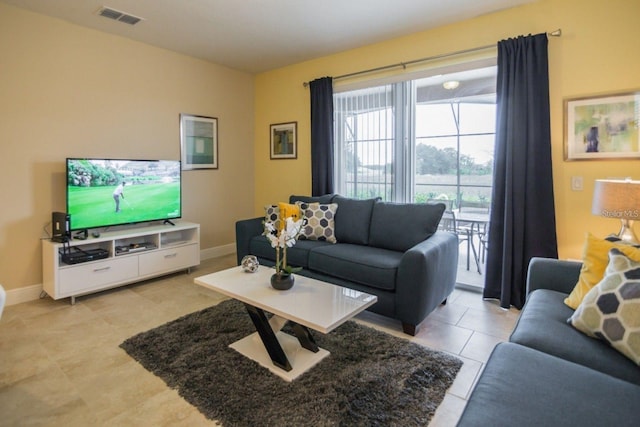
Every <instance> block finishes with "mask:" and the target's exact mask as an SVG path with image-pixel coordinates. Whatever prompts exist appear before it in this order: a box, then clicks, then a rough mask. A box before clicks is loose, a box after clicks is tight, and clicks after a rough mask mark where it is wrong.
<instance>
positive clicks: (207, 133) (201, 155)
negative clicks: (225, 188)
mask: <svg viewBox="0 0 640 427" xmlns="http://www.w3.org/2000/svg"><path fill="white" fill-rule="evenodd" d="M180 149H181V155H182V170H195V169H218V119H217V118H215V117H206V116H195V115H191V114H180Z"/></svg>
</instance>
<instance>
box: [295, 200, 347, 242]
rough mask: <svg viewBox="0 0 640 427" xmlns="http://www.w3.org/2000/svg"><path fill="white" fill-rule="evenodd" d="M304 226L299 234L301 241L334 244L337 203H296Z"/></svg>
mask: <svg viewBox="0 0 640 427" xmlns="http://www.w3.org/2000/svg"><path fill="white" fill-rule="evenodd" d="M296 205H297V206H299V207H300V214H301V216H302V218H303V219H304V220H305V225H304V227H303V228H302V233H301V234H300V237H299V238H300V239H301V240H319V241H322V242H329V243H336V226H335V217H336V210H338V204H337V203H329V204H322V203H305V202H296Z"/></svg>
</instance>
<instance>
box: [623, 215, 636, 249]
mask: <svg viewBox="0 0 640 427" xmlns="http://www.w3.org/2000/svg"><path fill="white" fill-rule="evenodd" d="M620 222H621V223H622V226H621V227H620V231H619V232H618V237H619V238H620V240H622V241H624V242H628V243H632V244H634V245H637V244H640V242H639V241H638V237H637V236H636V233H634V231H633V220H631V219H620Z"/></svg>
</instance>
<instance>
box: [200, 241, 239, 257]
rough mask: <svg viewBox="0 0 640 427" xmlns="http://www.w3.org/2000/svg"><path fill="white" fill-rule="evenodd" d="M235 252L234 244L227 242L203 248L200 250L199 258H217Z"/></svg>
mask: <svg viewBox="0 0 640 427" xmlns="http://www.w3.org/2000/svg"><path fill="white" fill-rule="evenodd" d="M235 252H236V244H235V243H229V244H228V245H222V246H216V247H213V248H208V249H203V250H201V251H200V259H201V260H203V259H211V258H217V257H221V256H225V255H229V254H233V253H235Z"/></svg>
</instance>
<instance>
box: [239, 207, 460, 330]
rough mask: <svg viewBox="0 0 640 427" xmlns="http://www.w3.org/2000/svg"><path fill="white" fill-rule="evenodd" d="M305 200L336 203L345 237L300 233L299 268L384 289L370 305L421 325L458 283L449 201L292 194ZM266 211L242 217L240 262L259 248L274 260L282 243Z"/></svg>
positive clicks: (266, 259) (293, 259)
mask: <svg viewBox="0 0 640 427" xmlns="http://www.w3.org/2000/svg"><path fill="white" fill-rule="evenodd" d="M297 201H301V202H307V203H313V202H318V203H322V204H329V203H335V204H337V205H338V207H337V210H336V212H335V237H336V239H337V243H328V242H325V241H318V240H298V242H297V243H296V244H295V246H293V247H291V248H289V249H287V259H288V264H289V265H292V266H297V267H302V268H303V270H302V271H300V272H299V273H297V274H301V275H304V276H308V277H312V278H315V279H320V280H323V281H326V282H329V283H333V284H336V285H340V286H345V287H348V288H351V289H355V290H359V291H363V292H366V293H370V294H373V295H376V296H377V297H378V301H377V302H376V304H374V305H373V306H372V307H370V308H369V310H370V311H372V312H375V313H378V314H381V315H383V316H387V317H391V318H394V319H398V320H400V321H401V322H402V328H403V331H404V332H405V333H407V334H409V335H415V333H416V328H417V326H418V325H419V324H420V322H422V321H423V320H424V319H425V317H427V315H428V314H429V313H430V312H431V311H433V309H434V308H436V307H437V306H438V305H439V304H441V303H444V302H445V301H446V299H447V297H448V296H449V294H450V293H451V291H453V288H454V286H455V282H456V269H457V264H458V238H457V236H455V235H454V234H452V233H448V232H444V231H438V230H437V228H438V223H439V222H440V219H441V217H442V213H443V211H444V208H445V207H444V205H443V204H439V205H431V204H394V203H385V202H381V201H379V200H376V199H369V200H356V199H351V198H346V197H342V196H339V195H325V196H319V197H304V196H291V197H290V200H289V202H290V203H295V202H297ZM263 221H264V217H258V218H252V219H246V220H241V221H238V222H237V223H236V248H237V257H238V264H239V263H240V261H241V260H242V258H243V257H244V256H245V255H249V254H251V255H255V256H257V257H258V259H259V261H260V264H262V265H273V264H274V261H275V250H274V249H273V248H272V247H271V245H270V244H269V242H268V240H267V238H266V237H265V236H263V235H262V233H263V231H264V229H263Z"/></svg>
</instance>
